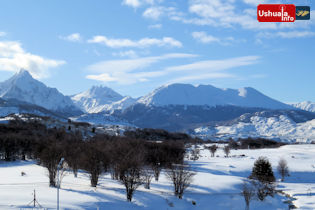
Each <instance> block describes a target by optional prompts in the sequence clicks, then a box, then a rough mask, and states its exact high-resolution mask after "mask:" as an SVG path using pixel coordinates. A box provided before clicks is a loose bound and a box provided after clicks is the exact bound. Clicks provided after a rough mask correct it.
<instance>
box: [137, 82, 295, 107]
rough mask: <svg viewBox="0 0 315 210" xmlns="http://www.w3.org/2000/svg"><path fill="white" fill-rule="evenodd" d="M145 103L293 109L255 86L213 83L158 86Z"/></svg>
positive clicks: (143, 102)
mask: <svg viewBox="0 0 315 210" xmlns="http://www.w3.org/2000/svg"><path fill="white" fill-rule="evenodd" d="M138 102H139V103H142V104H145V105H154V106H165V105H209V106H215V105H234V106H242V107H262V108H268V109H292V106H289V105H287V104H284V103H281V102H279V101H277V100H274V99H272V98H269V97H268V96H265V95H264V94H262V93H260V92H259V91H257V90H255V89H253V88H249V87H246V88H241V89H239V90H236V89H220V88H216V87H214V86H211V85H199V86H193V85H190V84H171V85H164V86H162V87H160V88H157V89H156V90H154V91H153V92H151V93H149V94H148V95H146V96H144V97H142V98H140V99H139V100H138Z"/></svg>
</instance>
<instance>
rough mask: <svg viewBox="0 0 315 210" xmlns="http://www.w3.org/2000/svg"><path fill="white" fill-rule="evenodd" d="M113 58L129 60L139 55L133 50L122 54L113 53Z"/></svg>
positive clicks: (121, 52)
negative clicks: (126, 58)
mask: <svg viewBox="0 0 315 210" xmlns="http://www.w3.org/2000/svg"><path fill="white" fill-rule="evenodd" d="M112 55H113V56H118V57H128V58H136V57H138V54H137V53H136V52H135V51H133V50H127V51H120V52H114V53H112Z"/></svg>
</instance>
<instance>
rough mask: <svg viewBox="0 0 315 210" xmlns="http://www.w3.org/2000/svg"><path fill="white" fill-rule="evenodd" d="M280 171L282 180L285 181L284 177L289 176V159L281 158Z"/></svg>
mask: <svg viewBox="0 0 315 210" xmlns="http://www.w3.org/2000/svg"><path fill="white" fill-rule="evenodd" d="M277 169H278V172H279V174H280V175H281V181H282V182H283V181H284V177H286V176H289V167H288V164H287V161H286V160H285V159H283V158H281V159H280V160H279V162H278V167H277Z"/></svg>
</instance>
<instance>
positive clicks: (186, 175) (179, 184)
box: [166, 164, 195, 199]
mask: <svg viewBox="0 0 315 210" xmlns="http://www.w3.org/2000/svg"><path fill="white" fill-rule="evenodd" d="M166 175H167V176H168V178H169V179H170V180H171V181H172V182H173V185H174V194H175V196H177V197H178V198H179V199H182V197H183V194H184V192H185V190H186V189H187V188H188V187H189V186H190V184H191V182H192V178H193V176H194V175H195V173H193V172H191V171H190V170H189V167H188V166H187V165H181V164H173V165H172V166H171V167H170V169H169V170H168V171H167V173H166Z"/></svg>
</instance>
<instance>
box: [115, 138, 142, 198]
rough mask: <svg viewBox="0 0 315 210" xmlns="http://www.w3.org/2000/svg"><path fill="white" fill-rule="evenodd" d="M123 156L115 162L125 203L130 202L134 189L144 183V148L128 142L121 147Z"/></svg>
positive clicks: (134, 142)
mask: <svg viewBox="0 0 315 210" xmlns="http://www.w3.org/2000/svg"><path fill="white" fill-rule="evenodd" d="M121 146H122V147H121V148H120V149H121V150H122V151H126V153H125V155H124V156H123V157H121V159H120V160H118V162H117V167H118V174H119V181H120V182H121V183H122V184H123V185H124V186H125V188H126V196H127V201H129V202H131V201H132V197H133V194H134V192H135V191H136V189H137V188H138V187H139V186H140V185H142V184H143V183H144V182H145V178H144V176H143V166H144V163H145V160H144V158H145V156H144V152H143V150H144V147H143V146H142V144H141V142H139V141H133V140H130V141H128V142H125V144H122V145H121Z"/></svg>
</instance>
